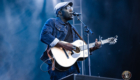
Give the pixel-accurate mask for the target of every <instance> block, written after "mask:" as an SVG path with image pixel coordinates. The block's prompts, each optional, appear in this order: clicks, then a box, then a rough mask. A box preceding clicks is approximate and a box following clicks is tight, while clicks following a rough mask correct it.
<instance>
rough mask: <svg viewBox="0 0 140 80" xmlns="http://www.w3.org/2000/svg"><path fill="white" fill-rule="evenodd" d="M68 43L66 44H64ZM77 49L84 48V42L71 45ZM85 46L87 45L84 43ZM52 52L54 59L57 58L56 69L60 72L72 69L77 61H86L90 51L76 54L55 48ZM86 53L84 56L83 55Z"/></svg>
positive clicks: (77, 41) (78, 41)
mask: <svg viewBox="0 0 140 80" xmlns="http://www.w3.org/2000/svg"><path fill="white" fill-rule="evenodd" d="M64 43H66V42H64ZM71 44H73V45H75V46H77V47H80V46H83V41H82V40H76V41H75V42H73V43H71ZM84 45H85V43H84ZM51 52H52V54H53V57H54V58H55V67H56V69H58V70H60V71H61V70H62V71H64V70H67V69H69V67H71V66H72V65H73V64H74V63H75V62H76V61H77V60H78V61H79V60H84V59H85V58H87V57H88V50H87V49H86V50H84V51H80V52H79V53H76V52H75V51H73V52H72V51H68V50H65V51H64V50H63V49H62V48H58V47H53V48H51ZM83 53H84V54H83Z"/></svg>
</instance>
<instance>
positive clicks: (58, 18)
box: [56, 17, 69, 25]
mask: <svg viewBox="0 0 140 80" xmlns="http://www.w3.org/2000/svg"><path fill="white" fill-rule="evenodd" d="M56 20H58V22H59V23H61V24H63V25H65V24H67V23H69V22H66V23H64V22H63V21H62V20H61V18H60V17H57V18H56Z"/></svg>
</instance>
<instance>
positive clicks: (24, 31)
mask: <svg viewBox="0 0 140 80" xmlns="http://www.w3.org/2000/svg"><path fill="white" fill-rule="evenodd" d="M60 1H61V0H26V1H25V0H1V1H0V80H48V79H49V75H48V73H47V72H46V73H45V72H42V71H41V70H40V65H41V63H42V61H41V60H40V56H41V54H42V53H43V51H44V50H45V47H46V45H45V44H43V43H41V41H40V40H39V39H40V31H41V29H42V26H43V25H44V23H45V21H46V20H47V19H49V18H52V17H55V15H54V11H53V8H54V6H55V5H56V3H58V2H60ZM75 1H76V0H75ZM75 3H76V2H75ZM139 4H140V1H139V0H82V8H83V9H82V16H83V21H84V23H85V24H86V25H87V26H88V27H89V28H90V29H91V30H92V31H93V32H94V34H93V35H90V42H93V41H95V39H96V38H98V37H99V35H100V36H102V37H103V39H106V38H108V37H113V36H115V35H118V42H117V43H116V44H115V45H108V44H106V45H103V46H102V48H100V49H98V50H96V51H94V52H93V54H92V55H91V70H92V71H91V72H92V76H100V77H110V78H120V79H121V78H122V77H121V74H122V72H123V71H125V70H129V71H130V72H131V73H132V78H131V80H138V79H140V78H139V67H140V66H139V63H140V62H139V56H140V54H139V53H140V48H139V46H140V31H139V30H140V5H139ZM77 29H79V28H78V27H77ZM78 31H80V30H78ZM84 39H85V40H86V36H84ZM85 62H86V64H87V59H86V60H85ZM46 66H47V65H44V66H43V69H44V70H46ZM87 68H88V66H86V72H85V74H86V75H87V74H88V71H87V70H88V69H87Z"/></svg>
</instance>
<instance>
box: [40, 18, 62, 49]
mask: <svg viewBox="0 0 140 80" xmlns="http://www.w3.org/2000/svg"><path fill="white" fill-rule="evenodd" d="M52 23H53V20H52V19H49V20H47V22H46V23H45V24H44V26H43V28H42V31H41V34H40V40H41V41H42V42H43V43H45V44H47V45H49V46H51V47H54V46H55V45H56V44H57V43H58V42H59V40H58V39H57V38H55V37H54V36H53V35H52V33H53V27H52V26H51V24H52Z"/></svg>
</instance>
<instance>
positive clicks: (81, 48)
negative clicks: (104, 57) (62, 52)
mask: <svg viewBox="0 0 140 80" xmlns="http://www.w3.org/2000/svg"><path fill="white" fill-rule="evenodd" d="M108 42H109V41H108V39H105V40H102V41H101V43H102V45H104V44H106V43H108ZM94 46H95V42H93V43H90V44H89V48H92V47H94ZM86 49H88V45H84V46H80V50H81V51H83V50H86Z"/></svg>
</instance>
